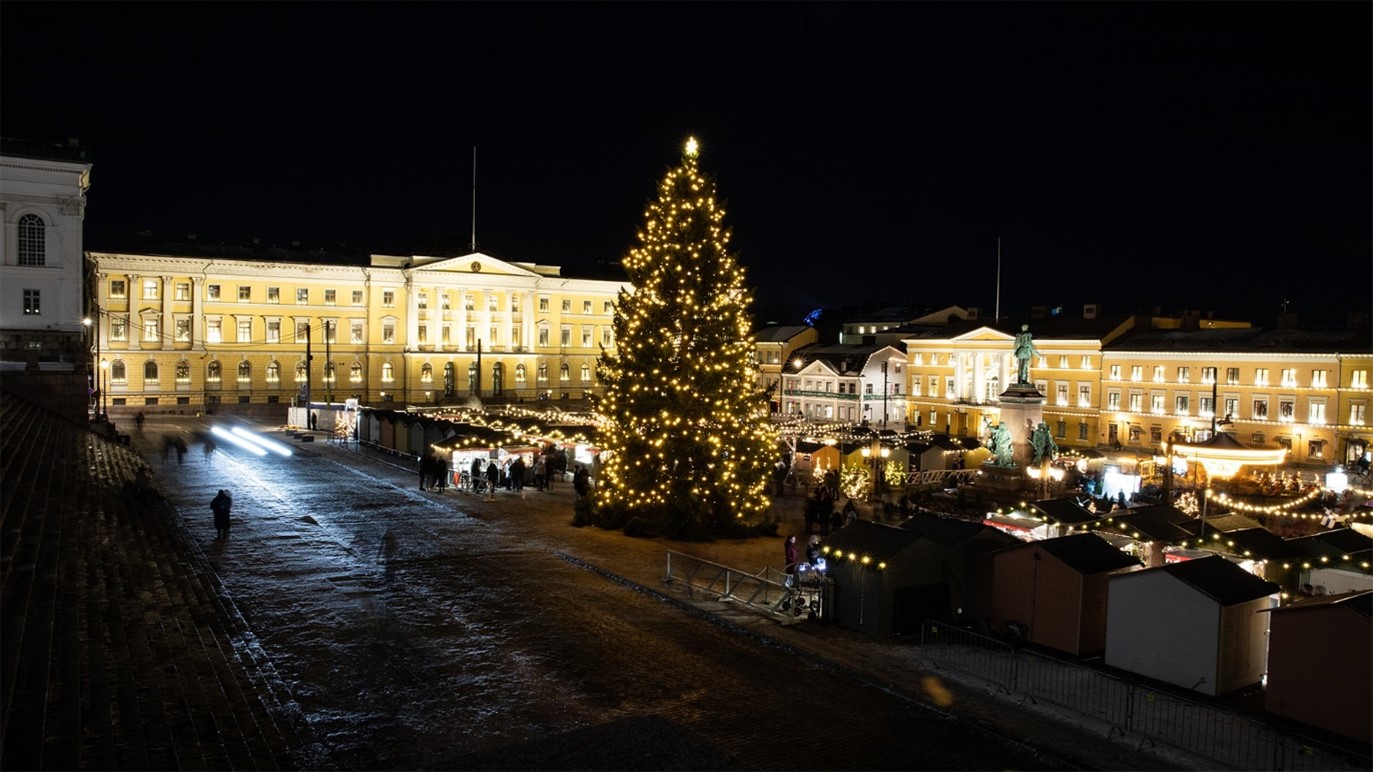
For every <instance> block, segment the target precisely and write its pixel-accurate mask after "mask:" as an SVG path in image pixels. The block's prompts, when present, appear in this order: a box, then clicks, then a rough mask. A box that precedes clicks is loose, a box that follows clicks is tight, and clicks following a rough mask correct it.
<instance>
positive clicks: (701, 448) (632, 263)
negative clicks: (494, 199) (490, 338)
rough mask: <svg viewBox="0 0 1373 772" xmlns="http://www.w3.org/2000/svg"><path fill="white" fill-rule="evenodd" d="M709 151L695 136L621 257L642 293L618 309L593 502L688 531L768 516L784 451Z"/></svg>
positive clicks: (605, 358) (625, 297) (624, 297)
mask: <svg viewBox="0 0 1373 772" xmlns="http://www.w3.org/2000/svg"><path fill="white" fill-rule="evenodd" d="M699 155H700V146H699V144H698V143H697V142H696V140H695V139H694V138H693V139H691V140H689V141H688V142H687V144H686V147H685V150H684V152H683V155H682V160H681V163H679V164H678V165H677V166H676V167H674V168H672V169H669V170H668V172H667V174H666V175H665V176H664V177H663V180H662V181H661V182H660V183H659V185H658V188H657V191H658V196H657V199H656V200H654V201H651V202H650V203H649V204H648V206H647V207H646V208H645V210H644V216H643V224H642V225H641V226H640V228H639V229H638V231H637V245H636V246H635V247H633V248H632V249H631V250H630V251H629V254H628V255H627V256H626V257H625V259H624V267H625V270H626V273H627V274H628V276H629V281H630V283H631V284H632V285H633V286H634V292H633V294H630V293H628V292H621V293H620V296H619V298H618V302H617V303H616V308H615V317H614V320H613V327H614V335H615V339H616V341H617V342H618V347H617V349H616V351H615V352H614V353H606V354H603V355H602V357H601V359H600V361H599V362H598V364H597V370H598V377H599V379H600V380H601V382H602V383H603V384H604V385H605V396H604V397H603V398H602V400H601V402H600V404H599V412H600V414H601V416H602V418H603V419H604V421H605V423H604V424H603V427H602V428H603V432H602V434H603V437H602V442H601V447H602V450H603V455H602V458H603V459H604V466H603V467H602V469H601V480H600V481H599V483H600V484H599V485H598V486H597V506H598V508H600V509H601V510H602V511H603V512H604V513H616V512H619V513H624V514H627V515H628V516H631V517H632V516H644V517H647V518H651V519H654V520H662V521H664V522H665V523H666V524H667V525H668V527H669V529H670V530H671V531H672V532H673V533H675V534H678V535H689V534H692V533H695V532H698V531H701V530H708V529H709V528H710V527H711V526H715V525H720V524H723V523H724V522H727V521H729V520H732V519H749V518H754V517H756V516H759V515H762V514H763V513H764V512H766V510H767V507H768V503H769V499H768V495H767V488H766V485H767V481H768V475H769V473H770V472H771V470H772V466H773V464H774V462H775V461H776V455H777V452H776V444H777V438H776V433H775V432H774V431H773V429H772V428H771V426H770V424H769V423H768V403H767V401H766V395H764V394H761V393H759V392H757V390H756V389H755V388H753V383H754V374H753V349H754V346H753V334H752V326H751V321H750V318H749V309H750V306H751V305H752V303H753V298H752V294H751V292H750V290H749V289H748V288H747V287H746V285H745V281H744V278H745V277H744V271H743V268H742V267H741V266H740V265H739V264H738V262H737V261H736V259H735V257H734V256H733V255H732V254H730V252H729V249H728V247H729V239H730V232H729V230H728V229H727V228H726V227H725V225H724V217H725V211H724V209H723V207H721V205H720V204H719V202H718V201H717V200H716V187H715V182H714V180H713V179H711V178H708V177H707V176H705V175H704V174H703V173H702V172H701V170H700V168H699V166H698V159H699ZM611 519H612V521H613V520H614V519H615V518H613V517H612V518H611Z"/></svg>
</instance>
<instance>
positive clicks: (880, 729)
mask: <svg viewBox="0 0 1373 772" xmlns="http://www.w3.org/2000/svg"><path fill="white" fill-rule="evenodd" d="M207 428H208V422H207V421H205V420H197V419H187V418H176V419H157V418H151V419H149V421H148V422H147V424H146V426H145V427H144V430H143V432H142V433H140V434H137V435H136V436H135V437H134V438H133V447H134V449H135V450H137V451H139V452H142V453H143V454H144V455H145V457H146V458H147V459H148V460H149V462H150V463H151V464H152V466H153V467H154V471H155V473H156V478H157V485H158V487H159V489H160V490H161V491H162V492H163V494H164V496H165V497H166V498H167V499H168V500H169V501H170V502H171V503H172V504H174V505H175V507H176V518H177V521H178V522H177V525H178V526H179V527H180V528H182V529H184V531H185V533H186V534H188V535H189V537H190V540H189V545H190V548H191V549H195V550H200V551H202V552H203V555H204V557H205V558H206V559H207V560H208V563H209V565H210V566H211V567H212V570H213V572H214V574H215V575H216V577H217V579H218V582H219V583H220V585H221V586H222V588H223V593H224V594H225V596H226V597H227V599H229V600H230V601H231V605H232V608H233V609H235V610H236V613H238V614H241V616H242V619H243V621H244V624H245V625H246V626H247V628H248V629H249V630H250V633H249V635H248V636H247V638H248V639H250V641H251V643H252V646H253V647H254V648H255V649H256V650H259V651H260V652H261V656H262V657H263V658H264V660H265V662H266V663H267V666H268V669H269V671H270V672H271V673H272V674H273V678H274V679H275V681H276V683H278V684H279V688H280V689H281V690H282V691H284V692H285V693H286V694H288V695H289V699H288V700H287V703H288V704H289V705H290V706H291V707H292V710H298V711H299V715H300V717H301V718H302V719H303V724H304V725H305V727H306V728H305V729H303V730H302V734H304V735H306V736H303V737H301V738H300V740H299V741H298V742H299V747H298V748H296V749H294V751H293V755H292V761H291V762H290V763H289V764H288V765H290V766H299V767H302V768H339V769H395V768H414V769H420V768H426V769H1032V768H1034V769H1053V768H1096V769H1156V768H1161V767H1162V766H1164V764H1163V763H1162V762H1161V761H1160V759H1159V758H1157V757H1148V756H1143V755H1141V754H1139V753H1138V752H1136V751H1135V750H1134V749H1132V748H1131V747H1129V746H1128V745H1126V744H1122V743H1118V742H1112V741H1108V740H1106V739H1104V738H1101V737H1098V736H1095V735H1094V734H1093V733H1091V732H1089V731H1085V730H1082V729H1080V728H1078V727H1074V726H1071V725H1069V724H1066V723H1061V722H1057V721H1054V720H1052V719H1051V717H1046V716H1044V715H1042V714H1035V713H1032V712H1030V711H1025V710H1021V709H1019V708H1017V707H1015V706H1013V705H1009V704H1007V703H1005V702H998V701H997V700H995V699H993V698H991V697H988V696H987V695H986V694H984V693H981V692H980V691H979V690H978V689H977V688H975V687H969V686H967V685H964V684H960V683H958V682H956V681H953V680H950V679H949V677H948V676H947V675H946V674H941V673H935V672H932V670H931V669H930V668H928V667H927V663H925V662H923V661H922V660H921V659H920V657H919V655H918V652H917V651H915V649H916V648H917V647H914V646H912V645H910V644H909V643H902V642H899V641H894V640H875V639H872V638H871V637H869V636H863V635H859V634H858V633H854V632H852V631H846V630H842V629H839V628H836V627H832V626H822V625H818V624H814V623H802V624H798V625H792V626H785V627H784V626H782V625H780V624H778V622H777V621H776V620H775V619H773V618H769V617H767V616H765V615H762V614H759V613H757V612H754V611H750V610H747V609H741V608H739V607H738V605H737V604H733V605H732V604H729V603H721V602H718V601H713V600H711V599H708V598H702V597H700V596H699V595H697V596H696V597H694V598H689V597H687V596H685V595H684V594H682V592H681V591H680V588H679V587H674V586H673V585H670V584H664V583H663V581H662V579H663V575H664V563H665V556H666V553H667V551H668V550H669V549H671V550H676V551H679V552H684V553H687V554H690V555H693V556H696V557H700V558H702V559H706V560H710V561H713V562H717V563H721V564H724V565H728V566H731V567H735V568H738V569H740V570H746V571H750V572H756V571H759V570H762V569H763V568H764V567H772V568H774V569H780V568H781V563H782V558H781V553H782V549H781V540H780V538H777V539H750V540H740V541H732V540H731V541H720V542H712V543H704V544H696V543H690V544H687V543H679V542H671V541H667V540H657V539H635V538H630V537H626V536H624V535H622V534H619V533H615V532H605V531H601V530H598V529H594V528H575V527H573V526H572V525H571V516H572V492H571V486H570V483H566V482H562V483H559V484H556V485H555V486H554V489H553V491H552V492H541V491H536V490H528V489H526V490H525V491H524V492H523V493H514V492H506V491H502V492H500V493H499V494H498V495H497V496H496V497H495V499H494V500H483V499H480V498H478V497H476V496H473V495H471V494H469V493H460V492H455V491H453V490H452V489H450V490H449V491H448V492H446V493H444V494H436V493H432V492H426V491H421V490H419V488H418V475H417V474H415V473H414V471H413V470H412V467H411V464H410V462H409V461H408V460H407V459H406V458H404V457H399V456H391V455H387V454H385V453H378V452H377V451H374V450H366V449H357V448H356V447H355V446H352V447H350V446H340V445H335V444H332V443H328V442H324V441H322V440H323V434H320V435H318V436H319V438H320V440H321V441H318V442H313V443H302V442H299V441H298V440H295V439H293V438H292V437H291V435H290V434H288V433H284V432H282V431H280V430H279V427H267V426H261V427H258V428H260V429H262V430H264V431H265V432H267V433H269V434H270V435H271V436H274V437H276V438H277V439H279V440H281V441H282V442H284V443H286V444H287V445H289V446H291V447H292V449H293V450H294V451H295V455H293V456H292V457H290V458H281V457H277V456H266V457H256V456H252V455H249V454H247V453H245V452H243V451H240V450H237V449H234V448H233V447H232V446H228V445H226V444H225V443H223V442H220V443H218V447H217V449H216V450H214V451H213V452H211V453H204V452H203V447H204V446H203V445H201V444H200V443H199V439H200V438H201V437H203V436H204V432H205V430H206V429H207ZM167 436H173V437H178V436H179V437H181V438H182V439H184V440H185V441H186V442H187V443H188V445H189V447H190V448H191V452H190V453H189V454H188V455H187V456H186V457H185V459H184V460H183V461H182V462H180V463H179V462H178V460H177V457H176V455H175V453H172V454H168V455H166V456H163V454H162V448H163V447H164V445H163V442H164V438H165V437H167ZM220 488H225V489H228V490H229V491H230V492H231V494H232V495H233V497H234V507H233V525H232V529H231V535H230V537H229V538H228V539H227V540H216V539H215V530H214V527H213V523H212V519H211V513H210V510H209V501H210V499H211V498H213V497H214V495H215V493H216V491H217V490H218V489H220ZM799 504H800V500H799V499H798V500H795V501H789V500H786V499H783V500H781V501H780V502H779V504H778V506H777V510H776V514H777V515H778V517H779V518H780V519H782V521H783V526H782V527H783V532H784V533H785V532H788V530H800V522H801V519H800V514H799Z"/></svg>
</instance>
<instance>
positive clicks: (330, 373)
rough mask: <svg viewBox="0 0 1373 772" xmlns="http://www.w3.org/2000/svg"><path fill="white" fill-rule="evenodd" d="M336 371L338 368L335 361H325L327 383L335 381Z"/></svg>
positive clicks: (325, 379) (325, 380)
mask: <svg viewBox="0 0 1373 772" xmlns="http://www.w3.org/2000/svg"><path fill="white" fill-rule="evenodd" d="M336 373H337V370H336V368H335V367H334V363H333V362H325V363H324V382H325V383H333V382H334V377H335V375H336Z"/></svg>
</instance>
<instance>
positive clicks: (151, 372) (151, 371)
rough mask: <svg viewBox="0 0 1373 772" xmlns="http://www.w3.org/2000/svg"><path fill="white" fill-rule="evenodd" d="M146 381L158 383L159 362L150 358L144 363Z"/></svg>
mask: <svg viewBox="0 0 1373 772" xmlns="http://www.w3.org/2000/svg"><path fill="white" fill-rule="evenodd" d="M143 381H144V383H157V363H156V362H154V361H152V360H151V359H149V360H148V361H146V362H144V363H143Z"/></svg>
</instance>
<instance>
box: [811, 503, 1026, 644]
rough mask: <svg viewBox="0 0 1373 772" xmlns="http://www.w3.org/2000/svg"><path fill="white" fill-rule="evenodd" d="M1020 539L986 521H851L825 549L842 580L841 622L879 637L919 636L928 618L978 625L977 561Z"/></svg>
mask: <svg viewBox="0 0 1373 772" xmlns="http://www.w3.org/2000/svg"><path fill="white" fill-rule="evenodd" d="M927 521H942V522H938V523H935V522H927ZM912 522H914V523H915V525H914V526H911V527H906V526H907V525H910V524H911V523H912ZM1015 541H1016V539H1015V537H1013V536H1008V535H1006V534H1003V533H1001V532H1000V531H997V530H996V529H994V528H987V527H985V526H983V525H981V524H979V523H968V522H964V521H959V520H953V519H950V518H940V517H935V516H933V515H917V516H915V517H912V518H910V519H908V520H907V521H906V523H904V524H903V525H902V527H900V528H897V527H894V526H889V525H882V524H878V523H872V522H868V521H866V520H858V521H855V522H853V523H850V524H849V525H846V526H844V527H843V528H840V529H839V530H838V531H835V532H834V534H833V535H831V536H830V537H829V539H827V540H826V541H825V542H824V545H823V546H824V549H825V550H826V554H827V556H829V572H830V577H831V578H832V579H833V580H834V597H833V601H832V602H833V607H834V618H835V619H836V621H837V622H838V624H840V625H842V626H844V627H848V628H850V629H854V630H859V631H861V632H866V633H873V634H878V635H888V634H893V633H896V634H908V633H916V632H919V630H920V626H921V624H922V623H923V622H924V620H925V619H938V620H942V621H951V622H957V621H959V620H962V619H972V620H975V619H977V618H978V616H977V615H976V613H975V611H974V609H973V608H972V604H973V592H972V591H971V590H970V589H969V585H970V582H971V577H970V575H969V564H970V558H971V557H972V556H974V555H977V554H981V553H985V552H989V551H991V550H993V549H996V548H998V547H1002V546H1005V545H1006V544H1007V543H1008V542H1015Z"/></svg>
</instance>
